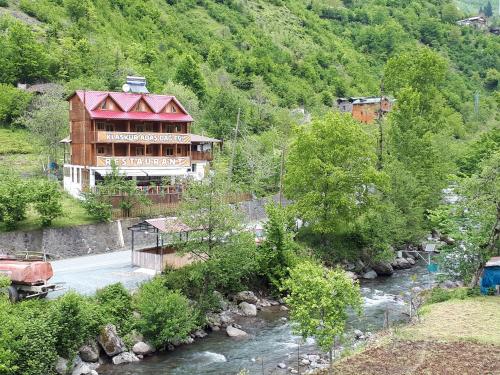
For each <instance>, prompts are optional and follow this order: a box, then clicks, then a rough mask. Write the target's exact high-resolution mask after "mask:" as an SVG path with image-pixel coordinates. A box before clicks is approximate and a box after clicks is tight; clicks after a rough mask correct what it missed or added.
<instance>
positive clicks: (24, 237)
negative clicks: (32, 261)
mask: <svg viewBox="0 0 500 375" xmlns="http://www.w3.org/2000/svg"><path fill="white" fill-rule="evenodd" d="M269 201H275V202H279V196H278V195H275V196H272V197H269V198H261V199H254V200H252V201H247V202H241V203H238V204H237V206H238V208H239V209H240V210H241V211H242V212H243V214H244V216H245V217H246V221H247V222H254V221H257V220H262V219H264V218H265V217H266V214H265V210H264V207H265V205H266V203H267V202H269ZM284 203H285V204H288V202H286V201H285V202H284ZM139 221H141V219H138V218H134V219H123V220H117V221H113V222H111V223H99V224H91V225H78V226H74V227H66V228H47V229H40V230H34V231H26V232H24V231H15V232H7V233H0V254H1V253H6V254H14V253H16V252H19V251H26V250H28V251H45V252H46V253H49V254H52V255H53V257H54V259H64V258H71V257H78V256H82V255H91V254H102V253H107V252H111V251H118V250H126V249H130V248H131V242H132V235H131V231H129V230H128V229H127V228H128V227H130V226H131V225H134V224H136V223H138V222H139ZM155 245H156V235H154V234H152V233H149V234H144V233H140V232H137V233H136V234H135V237H134V247H135V249H141V248H146V247H152V246H155Z"/></svg>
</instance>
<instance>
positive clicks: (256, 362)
mask: <svg viewBox="0 0 500 375" xmlns="http://www.w3.org/2000/svg"><path fill="white" fill-rule="evenodd" d="M431 282H432V279H431V277H430V276H429V274H428V272H427V269H426V267H425V264H420V265H417V266H415V267H413V268H411V269H408V270H401V271H396V272H395V273H394V275H393V276H391V277H386V278H377V279H375V280H370V281H365V280H364V281H362V283H361V291H362V294H363V297H364V314H363V315H362V316H361V317H355V316H352V317H351V318H350V319H349V322H348V328H347V330H348V331H352V330H354V329H360V330H362V331H363V332H368V331H370V332H376V331H377V330H380V329H381V328H382V327H383V324H384V313H385V311H386V310H388V311H389V320H390V322H391V323H395V322H398V321H402V320H404V319H407V318H408V317H407V315H406V314H407V312H408V300H409V293H410V290H411V289H412V288H413V287H417V286H418V287H421V288H427V287H428V286H429V285H430V283H431ZM285 317H286V313H284V312H281V311H264V312H259V314H258V316H257V317H254V318H242V319H241V320H239V321H237V323H239V324H240V325H241V326H242V327H243V330H245V331H246V332H247V333H248V334H249V335H248V336H247V337H245V338H240V339H234V338H229V337H227V335H226V334H225V332H224V331H221V332H213V333H211V334H210V335H209V336H208V337H206V338H204V339H199V340H197V341H196V342H195V343H194V344H192V345H185V346H182V347H179V348H177V349H176V350H175V351H173V352H165V353H160V354H158V355H154V356H152V357H149V358H146V359H145V360H143V361H141V362H138V363H134V364H128V365H119V366H112V365H104V366H102V367H100V368H99V373H100V374H106V375H118V374H120V375H166V374H176V375H197V374H213V375H215V374H217V375H221V374H237V373H238V372H239V371H240V370H241V369H247V370H248V371H249V372H250V374H263V373H265V374H287V370H286V369H278V368H277V367H276V365H277V364H278V363H280V362H284V363H287V364H290V365H294V364H295V365H296V364H297V354H298V350H299V351H300V352H301V353H309V354H312V353H319V352H318V350H317V348H316V347H315V345H314V341H313V340H308V341H307V342H305V343H304V342H302V341H301V340H300V339H299V338H298V337H297V336H295V335H293V334H292V332H291V327H290V323H289V322H288V321H286V320H285ZM298 344H300V346H298ZM263 368H264V371H263V370H262V369H263Z"/></svg>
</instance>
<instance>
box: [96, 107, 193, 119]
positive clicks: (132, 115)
mask: <svg viewBox="0 0 500 375" xmlns="http://www.w3.org/2000/svg"><path fill="white" fill-rule="evenodd" d="M90 117H91V118H93V119H98V120H106V119H110V120H136V121H173V122H176V121H179V122H184V121H187V122H191V121H193V118H192V117H191V116H189V115H186V114H184V113H152V112H118V111H106V110H96V111H90Z"/></svg>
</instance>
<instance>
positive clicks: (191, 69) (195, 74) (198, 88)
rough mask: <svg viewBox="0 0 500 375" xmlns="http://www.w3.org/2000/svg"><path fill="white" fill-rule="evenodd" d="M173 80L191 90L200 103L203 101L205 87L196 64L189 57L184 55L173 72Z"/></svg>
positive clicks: (205, 93)
mask: <svg viewBox="0 0 500 375" xmlns="http://www.w3.org/2000/svg"><path fill="white" fill-rule="evenodd" d="M175 80H176V81H177V82H179V83H181V84H183V85H184V86H186V87H190V88H191V90H193V92H194V93H195V94H196V96H198V99H199V100H200V101H203V100H205V97H206V95H207V87H206V83H205V79H204V78H203V75H202V74H201V71H200V67H199V66H198V63H197V62H196V61H195V60H194V59H193V57H192V56H191V55H186V56H185V57H184V59H183V60H182V61H181V63H180V64H179V66H178V67H177V70H176V72H175Z"/></svg>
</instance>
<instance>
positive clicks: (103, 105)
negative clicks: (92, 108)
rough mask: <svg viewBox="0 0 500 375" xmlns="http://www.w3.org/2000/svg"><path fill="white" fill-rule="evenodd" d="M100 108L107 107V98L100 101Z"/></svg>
mask: <svg viewBox="0 0 500 375" xmlns="http://www.w3.org/2000/svg"><path fill="white" fill-rule="evenodd" d="M99 108H100V109H108V101H107V100H103V102H102V103H101V105H100V106H99Z"/></svg>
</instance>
